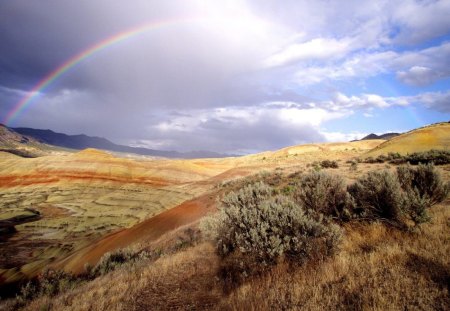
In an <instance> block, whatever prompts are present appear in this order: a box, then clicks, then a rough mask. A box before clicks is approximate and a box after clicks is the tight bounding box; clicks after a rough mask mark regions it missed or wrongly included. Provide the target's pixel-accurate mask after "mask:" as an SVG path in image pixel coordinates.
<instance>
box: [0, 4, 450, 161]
mask: <svg viewBox="0 0 450 311" xmlns="http://www.w3.org/2000/svg"><path fill="white" fill-rule="evenodd" d="M449 16H450V0H442V1H431V0H422V1H414V0H396V1H389V0H371V1H359V0H354V1H353V0H348V1H347V0H341V1H337V0H336V1H331V0H327V1H322V0H317V1H303V0H284V1H275V0H273V1H269V0H252V1H244V0H230V1H226V0H224V1H199V0H195V1H191V0H180V1H175V0H167V1H152V0H127V1H120V0H118V1H108V0H76V1H75V0H69V1H60V0H40V1H29V0H14V1H1V2H0V122H2V123H6V124H7V125H8V126H12V127H33V128H41V129H52V130H54V131H57V132H63V133H67V134H81V133H84V134H87V135H91V136H101V137H105V138H108V139H110V140H111V141H113V142H116V143H120V144H126V145H130V146H140V147H148V148H152V149H160V150H176V151H182V152H183V151H192V150H209V151H216V152H221V153H232V154H246V153H253V152H259V151H264V150H275V149H279V148H282V147H285V146H290V145H296V144H304V143H316V142H331V141H349V140H352V139H358V138H362V137H363V136H365V135H367V134H369V133H378V134H381V133H385V132H392V131H394V132H405V131H408V130H411V129H413V128H417V127H420V126H423V125H427V124H430V123H435V122H442V121H449V120H450V18H449ZM141 25H147V26H145V27H143V28H142V27H141ZM139 27H141V28H139ZM130 29H142V30H141V31H136V32H134V33H133V35H132V36H125V37H124V38H123V39H121V40H117V42H115V43H114V44H110V45H105V46H103V47H102V48H100V49H97V50H96V51H95V52H93V53H91V54H89V55H88V56H87V57H84V58H82V59H80V61H77V62H75V63H74V64H72V65H71V66H70V67H69V68H67V70H65V71H64V72H62V73H61V74H60V75H59V76H57V77H56V78H55V79H53V80H52V81H48V82H49V83H48V84H47V85H46V86H45V87H44V88H37V87H36V85H38V84H39V83H41V82H42V81H45V78H46V77H49V75H50V74H51V73H52V72H55V70H57V69H58V68H60V67H61V66H62V65H64V64H67V62H68V61H69V60H71V59H73V58H74V57H75V56H77V55H80V53H83V52H85V51H88V50H89V49H92V47H95V46H96V45H98V44H99V43H100V42H105V40H108V39H110V38H117V34H120V33H124V32H127V31H130ZM30 92H31V93H30ZM24 99H27V101H26V105H25V107H23V108H22V109H20V111H19V113H17V114H16V115H15V116H14V118H8V116H9V115H11V112H12V111H14V109H15V108H17V107H18V105H20V103H21V102H22V103H23V102H24Z"/></svg>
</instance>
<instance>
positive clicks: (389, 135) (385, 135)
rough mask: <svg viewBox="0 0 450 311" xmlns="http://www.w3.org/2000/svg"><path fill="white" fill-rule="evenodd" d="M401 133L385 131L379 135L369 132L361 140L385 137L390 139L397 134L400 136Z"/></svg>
mask: <svg viewBox="0 0 450 311" xmlns="http://www.w3.org/2000/svg"><path fill="white" fill-rule="evenodd" d="M399 135H400V133H385V134H381V135H377V134H373V133H372V134H369V135H367V136H366V137H363V138H361V139H360V140H369V139H384V140H389V139H391V138H394V137H396V136H399Z"/></svg>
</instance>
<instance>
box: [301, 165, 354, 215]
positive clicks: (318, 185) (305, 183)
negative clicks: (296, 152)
mask: <svg viewBox="0 0 450 311" xmlns="http://www.w3.org/2000/svg"><path fill="white" fill-rule="evenodd" d="M295 199H296V201H297V202H299V203H300V204H301V205H303V206H304V207H305V209H306V210H312V211H315V212H318V213H322V214H324V215H327V216H332V217H337V218H339V219H343V218H346V217H349V214H350V212H349V209H350V208H351V198H350V196H349V195H348V193H347V191H346V187H345V183H344V180H343V179H342V177H340V176H338V175H331V174H327V173H325V172H314V171H312V172H311V173H309V174H306V175H303V176H302V177H301V178H300V180H299V183H298V187H297V190H296V192H295Z"/></svg>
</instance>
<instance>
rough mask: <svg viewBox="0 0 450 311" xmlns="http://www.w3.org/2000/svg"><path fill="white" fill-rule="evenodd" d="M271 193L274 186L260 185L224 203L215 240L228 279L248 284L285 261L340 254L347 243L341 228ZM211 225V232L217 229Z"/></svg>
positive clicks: (232, 193)
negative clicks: (342, 242)
mask: <svg viewBox="0 0 450 311" xmlns="http://www.w3.org/2000/svg"><path fill="white" fill-rule="evenodd" d="M271 193H272V189H271V188H270V187H269V186H267V185H265V184H263V183H257V184H252V185H247V186H246V187H244V188H243V189H241V190H240V191H239V192H237V193H235V192H231V193H229V194H228V195H227V196H226V197H225V198H224V199H223V201H222V203H223V206H222V208H221V210H220V213H219V216H218V218H219V219H220V221H216V222H215V223H214V225H215V226H216V227H215V232H216V234H215V235H214V236H215V238H216V243H217V251H218V253H219V255H220V256H221V257H222V258H223V265H222V269H221V274H222V277H223V278H224V279H226V280H229V281H232V282H236V281H237V280H242V279H243V278H245V277H247V276H249V275H252V274H256V273H259V272H262V271H264V270H265V269H266V268H267V267H269V266H270V265H273V264H275V263H277V262H278V261H279V260H280V259H281V258H285V259H287V260H290V261H291V262H299V263H302V262H304V261H306V260H308V259H310V258H313V257H314V258H316V257H324V256H328V255H331V254H333V253H334V252H335V250H336V248H337V246H338V242H339V241H340V238H341V230H340V228H339V227H338V226H336V225H332V224H327V223H325V222H324V221H323V220H322V219H314V218H312V217H311V216H309V215H307V214H306V213H305V211H304V209H303V208H302V207H301V206H299V205H298V204H295V203H294V202H293V201H292V200H291V199H289V198H287V197H285V196H276V197H271V196H270V194H271ZM208 223H209V225H207V226H205V227H208V228H209V229H211V224H212V222H211V221H209V222H208ZM208 232H210V230H209V231H208Z"/></svg>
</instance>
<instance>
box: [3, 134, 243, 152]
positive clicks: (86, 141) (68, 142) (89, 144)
mask: <svg viewBox="0 0 450 311" xmlns="http://www.w3.org/2000/svg"><path fill="white" fill-rule="evenodd" d="M7 128H8V127H7ZM8 129H10V130H13V131H15V132H16V133H18V134H21V135H25V136H28V137H31V138H33V139H35V140H37V141H39V142H41V143H45V144H48V145H52V146H58V147H63V148H70V149H76V150H83V149H87V148H96V149H102V150H108V151H115V152H123V153H134V154H139V155H146V156H157V157H164V158H183V159H194V158H225V157H233V156H236V155H231V154H221V153H217V152H212V151H203V150H200V151H191V152H178V151H166V150H155V149H149V148H144V147H131V146H125V145H119V144H115V143H113V142H111V141H110V140H108V139H106V138H103V137H98V136H88V135H85V134H77V135H68V134H64V133H58V132H55V131H52V130H50V129H45V130H44V129H34V128H27V127H17V128H8Z"/></svg>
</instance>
